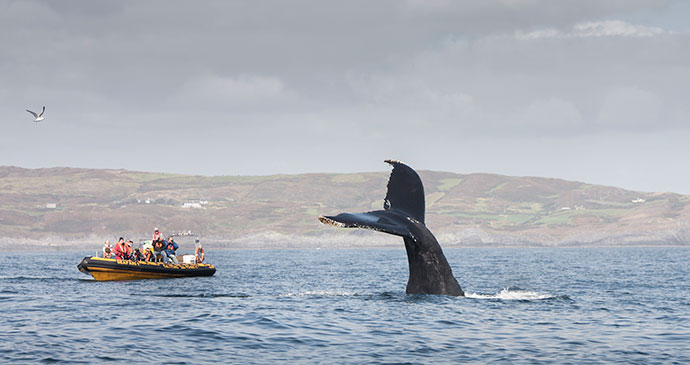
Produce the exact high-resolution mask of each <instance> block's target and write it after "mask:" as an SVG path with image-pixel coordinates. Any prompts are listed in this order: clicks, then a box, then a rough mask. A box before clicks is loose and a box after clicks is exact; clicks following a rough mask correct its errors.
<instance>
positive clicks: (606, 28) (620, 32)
mask: <svg viewBox="0 0 690 365" xmlns="http://www.w3.org/2000/svg"><path fill="white" fill-rule="evenodd" d="M670 33H671V32H669V31H666V30H664V29H662V28H659V27H649V26H644V25H635V24H631V23H628V22H625V21H621V20H605V21H597V22H583V23H578V24H575V25H574V26H573V27H572V28H571V29H570V30H568V31H565V32H563V31H559V30H557V29H554V28H546V29H540V30H535V31H531V32H528V33H523V32H522V31H516V32H515V38H517V39H519V40H535V39H549V38H561V39H565V38H589V37H653V36H658V35H662V34H670Z"/></svg>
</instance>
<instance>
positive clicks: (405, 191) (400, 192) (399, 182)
mask: <svg viewBox="0 0 690 365" xmlns="http://www.w3.org/2000/svg"><path fill="white" fill-rule="evenodd" d="M385 162H386V163H388V164H390V165H392V166H393V171H392V172H391V176H390V178H389V179H388V192H387V193H386V199H385V200H384V202H383V209H385V210H391V211H399V212H401V213H403V215H405V216H408V217H411V218H414V219H415V220H417V221H418V222H420V223H424V210H425V205H424V204H425V203H424V185H423V184H422V179H420V178H419V175H417V172H416V171H415V170H413V169H412V168H411V167H409V166H407V165H405V164H404V163H402V162H400V161H395V160H386V161H385Z"/></svg>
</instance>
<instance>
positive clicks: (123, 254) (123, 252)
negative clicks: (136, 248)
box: [115, 237, 129, 260]
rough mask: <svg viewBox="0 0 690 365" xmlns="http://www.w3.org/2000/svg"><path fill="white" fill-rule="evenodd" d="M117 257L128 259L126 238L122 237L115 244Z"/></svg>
mask: <svg viewBox="0 0 690 365" xmlns="http://www.w3.org/2000/svg"><path fill="white" fill-rule="evenodd" d="M115 258H116V259H118V260H128V259H129V254H128V253H127V245H126V244H125V239H124V238H122V237H120V239H119V240H117V243H116V244H115Z"/></svg>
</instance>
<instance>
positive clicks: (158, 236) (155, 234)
mask: <svg viewBox="0 0 690 365" xmlns="http://www.w3.org/2000/svg"><path fill="white" fill-rule="evenodd" d="M156 241H161V242H163V243H165V239H163V233H161V231H160V230H159V229H158V227H156V228H154V229H153V242H154V246H155V242H156Z"/></svg>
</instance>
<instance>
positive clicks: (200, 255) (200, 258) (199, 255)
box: [194, 238, 206, 264]
mask: <svg viewBox="0 0 690 365" xmlns="http://www.w3.org/2000/svg"><path fill="white" fill-rule="evenodd" d="M195 243H196V249H195V250H194V256H195V257H196V263H197V264H200V263H202V262H204V259H205V258H206V255H205V254H204V248H203V247H201V242H199V239H198V238H197V239H196V241H195Z"/></svg>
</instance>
